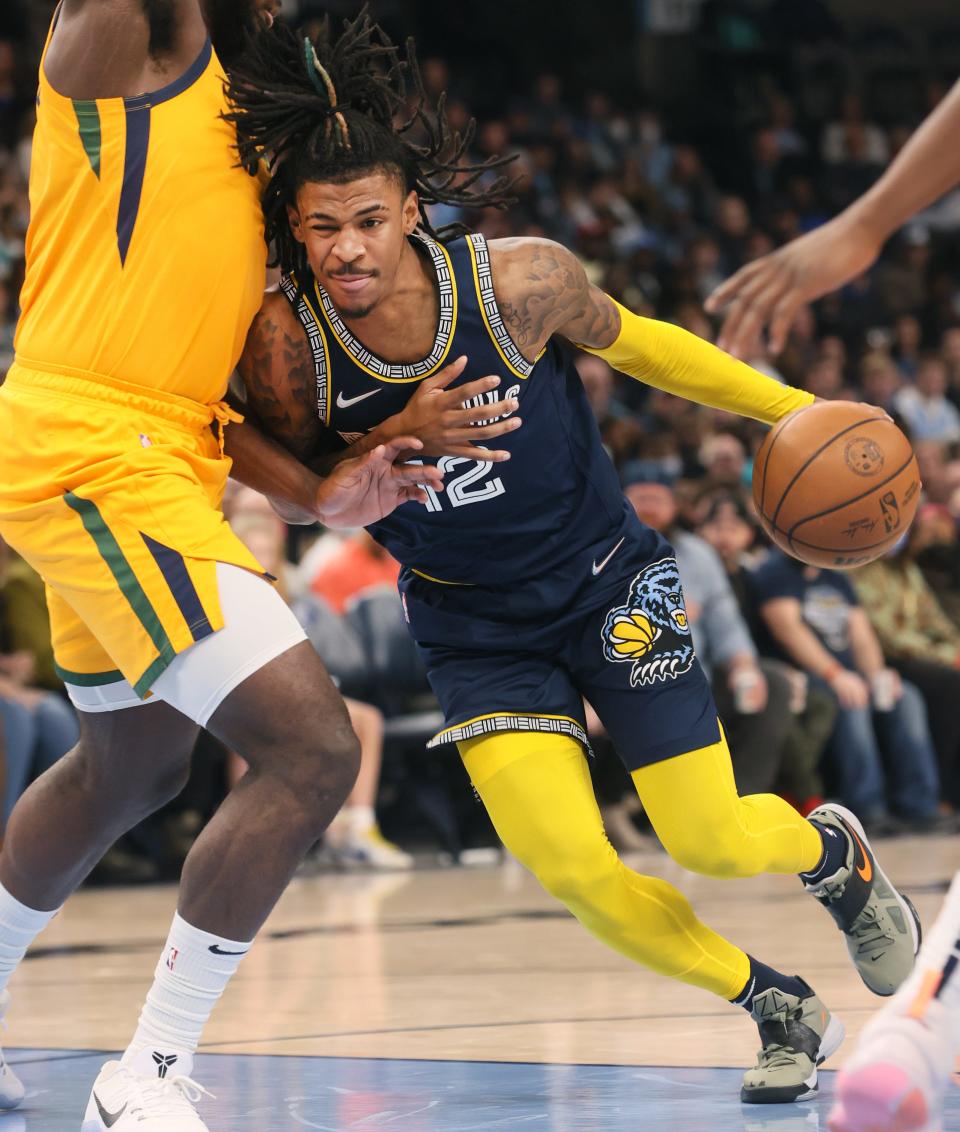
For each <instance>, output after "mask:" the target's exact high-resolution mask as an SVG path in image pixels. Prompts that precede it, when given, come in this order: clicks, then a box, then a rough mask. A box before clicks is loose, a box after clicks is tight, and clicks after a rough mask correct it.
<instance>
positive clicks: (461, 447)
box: [393, 357, 521, 464]
mask: <svg viewBox="0 0 960 1132" xmlns="http://www.w3.org/2000/svg"><path fill="white" fill-rule="evenodd" d="M466 364H467V359H466V357H459V358H457V360H456V361H455V362H451V363H450V365H448V366H445V367H444V368H443V369H442V370H441V371H440V372H439V373H435V374H434V375H433V377H428V378H427V379H426V380H425V381H423V382H421V384H420V387H419V389H418V390H417V392H416V393H415V394H414V395H413V397H411V398H410V401H409V403H408V404H407V406H406V408H405V409H404V410H403V412H402V413H398V414H397V416H396V417H394V418H393V423H394V424H395V425H396V428H397V431H398V432H402V433H403V435H404V436H415V437H417V438H418V439H419V440H421V441H422V451H423V455H424V456H465V457H466V458H467V459H468V460H488V461H490V462H491V463H494V464H496V463H501V462H503V461H504V460H509V459H510V453H509V452H507V451H505V450H503V449H489V448H483V447H480V446H479V442H481V441H488V440H494V439H496V437H498V436H503V435H505V434H506V433H508V432H513V431H514V429H518V428H519V427H520V425H521V421H520V418H519V417H511V416H510V414H511V413H515V412H516V411H517V409H518V408H519V407H520V403H519V401H518V400H517V399H516V398H515V397H510V398H508V399H507V400H505V401H495V402H493V403H491V404H484V405H479V406H477V407H476V408H473V409H465V408H464V407H463V405H464V403H465V402H467V401H469V400H470V399H471V398H473V397H479V396H480V395H481V394H483V393H489V392H491V390H494V389H496V388H497V386H498V385H499V384H500V378H499V377H497V376H496V375H494V374H491V375H490V376H489V377H481V378H478V379H477V380H476V381H469V382H467V384H466V385H458V386H457V388H456V389H450V388H449V386H450V385H451V384H452V383H453V382H454V381H456V379H457V378H458V377H459V376H460V375H461V374H462V373H463V371H464V368H465V366H466ZM478 421H489V422H490V423H489V424H484V425H478V424H477V422H478Z"/></svg>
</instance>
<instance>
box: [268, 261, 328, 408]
mask: <svg viewBox="0 0 960 1132" xmlns="http://www.w3.org/2000/svg"><path fill="white" fill-rule="evenodd" d="M280 288H281V290H282V291H283V293H284V294H285V295H286V297H287V299H288V300H289V302H290V305H291V306H292V307H293V309H294V310H295V311H296V312H297V317H298V318H299V319H300V321H301V322H302V323H303V329H304V330H305V331H306V332H307V339H308V341H309V342H310V350H311V352H312V354H313V371H314V377H315V378H316V382H317V415H318V416H319V417H320V420H322V421H323V422H324V424H329V423H330V377H329V369H328V366H327V344H326V341H325V340H324V337H323V331H322V330H321V329H320V327H319V325H318V323H317V319H316V316H315V315H314V313H313V310H312V309H311V307H310V304H309V303H308V302H307V300H306V298H305V297H304V296H303V295H301V296H299V297H298V296H297V286H296V283H295V282H294V281H293V279H291V278H290V277H289V276H288V275H284V276H283V278H282V279H281V280H280Z"/></svg>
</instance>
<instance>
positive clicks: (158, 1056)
mask: <svg viewBox="0 0 960 1132" xmlns="http://www.w3.org/2000/svg"><path fill="white" fill-rule="evenodd" d="M192 1069H193V1056H192V1055H191V1054H189V1053H174V1052H173V1051H172V1050H171V1051H161V1050H154V1049H144V1050H140V1052H139V1053H137V1054H136V1055H135V1056H134V1057H132V1058H131V1059H130V1060H129V1061H128V1062H119V1061H109V1062H107V1064H106V1065H105V1066H104V1067H103V1068H102V1069H101V1070H100V1076H99V1077H98V1078H97V1080H96V1082H95V1083H94V1086H93V1091H92V1092H91V1093H90V1101H89V1103H88V1104H87V1111H86V1113H85V1114H84V1117H83V1129H82V1132H209V1129H208V1128H207V1126H206V1124H204V1123H203V1121H202V1120H201V1119H200V1117H199V1115H198V1114H197V1110H196V1108H195V1107H194V1106H195V1105H196V1104H197V1103H198V1102H199V1100H200V1099H201V1097H205V1096H206V1097H212V1096H213V1094H212V1093H208V1092H207V1090H206V1089H204V1088H203V1087H202V1086H200V1085H198V1084H197V1083H196V1081H193V1080H191V1079H190V1076H189V1075H190V1072H191V1070H192Z"/></svg>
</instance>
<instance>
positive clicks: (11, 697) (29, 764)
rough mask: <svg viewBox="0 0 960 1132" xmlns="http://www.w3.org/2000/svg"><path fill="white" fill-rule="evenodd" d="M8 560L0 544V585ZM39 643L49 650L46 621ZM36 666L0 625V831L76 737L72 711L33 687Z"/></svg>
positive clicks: (76, 728) (6, 569) (74, 744)
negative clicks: (2, 772) (1, 768)
mask: <svg viewBox="0 0 960 1132" xmlns="http://www.w3.org/2000/svg"><path fill="white" fill-rule="evenodd" d="M9 556H10V552H9V550H8V549H7V547H6V544H5V543H3V541H2V540H0V585H2V584H3V582H4V580H5V578H6V575H7V572H8V570H9V569H10V566H9ZM18 644H19V645H22V642H18ZM40 644H41V645H42V646H45V647H43V648H42V649H41V652H43V653H45V652H48V651H51V650H50V640H49V622H48V623H47V638H46V641H45V642H42V641H41V642H40ZM37 667H38V664H37V658H36V657H35V656H34V654H33V652H31V651H30V650H29V648H25V647H16V648H15V647H14V645H13V644H12V642H11V640H10V639H9V638H8V637H7V635H6V633H5V631H4V622H3V621H0V717H2V719H3V731H4V736H5V747H6V783H5V789H4V795H3V809H2V822H3V825H4V826H5V825H6V821H7V818H8V817H9V816H10V813H11V811H12V810H13V807H14V804H15V803H16V801H17V799H18V798H19V797H20V795H21V794H22V793H23V791H24V790H25V789H26V788H27V786H29V785H30V783H31V782H32V781H33V779H34V778H36V777H37V776H38V775H40V774H42V773H43V772H44V771H45V770H47V769H48V768H49V767H51V766H53V764H54V763H55V762H57V761H58V760H59V759H61V758H63V756H64V755H65V754H66V753H67V751H69V750H70V749H71V748H72V747H74V746H76V744H77V741H78V740H79V738H80V728H79V726H78V724H77V717H76V715H75V714H74V711H73V708H72V707H71V706H70V705H69V704H68V703H67V701H66V700H65V699H63V698H62V697H61V696H58V695H56V694H55V693H53V692H49V691H47V690H46V689H44V688H42V687H38V683H37V679H36V672H37ZM54 679H55V678H54Z"/></svg>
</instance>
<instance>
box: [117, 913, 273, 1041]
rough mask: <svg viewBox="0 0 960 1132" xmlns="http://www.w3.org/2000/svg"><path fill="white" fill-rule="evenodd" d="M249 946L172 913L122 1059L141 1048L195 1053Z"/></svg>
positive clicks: (247, 943)
mask: <svg viewBox="0 0 960 1132" xmlns="http://www.w3.org/2000/svg"><path fill="white" fill-rule="evenodd" d="M250 947H251V943H249V942H246V943H239V942H237V941H236V940H232V939H224V938H223V937H222V936H218V935H211V934H210V933H209V932H204V931H201V930H200V929H199V928H194V927H191V925H190V924H188V923H187V921H186V920H184V919H181V917H180V915H179V914H178V915H176V916H174V918H173V926H172V927H171V928H170V935H169V936H168V937H167V945H166V947H165V948H164V950H163V954H162V955H161V956H160V962H159V963H158V964H157V969H156V972H155V973H154V979H153V986H152V987H151V988H150V993H149V994H148V995H147V1001H146V1004H145V1005H144V1007H143V1010H142V1011H141V1014H140V1024H139V1025H138V1026H137V1032H136V1033H135V1034H134V1036H133V1041H132V1042H131V1043H130V1046H129V1048H128V1049H127V1052H126V1053H125V1054H124V1055H123V1060H124V1061H125V1062H128V1063H129V1062H131V1061H133V1060H134V1059H135V1058H136V1055H137V1054H138V1053H140V1052H141V1051H142V1050H145V1049H160V1050H173V1051H176V1052H178V1053H190V1054H192V1053H194V1052H195V1051H196V1048H197V1046H198V1045H199V1044H200V1035H201V1033H202V1031H203V1027H204V1026H205V1025H206V1023H207V1019H208V1018H209V1017H210V1014H211V1012H212V1011H213V1008H214V1006H216V1004H217V1002H218V1000H219V999H220V996H221V995H222V994H223V992H224V990H225V989H226V986H227V983H228V982H229V981H230V979H231V978H232V976H233V974H234V972H235V971H236V969H237V968H238V967H239V966H240V960H241V959H242V958H243V957H244V955H246V954H247V952H248V951H249V950H250Z"/></svg>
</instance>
